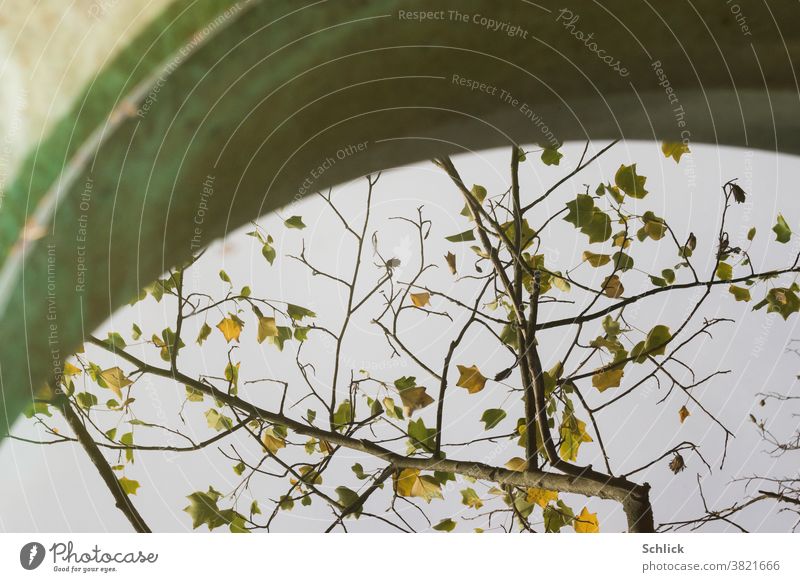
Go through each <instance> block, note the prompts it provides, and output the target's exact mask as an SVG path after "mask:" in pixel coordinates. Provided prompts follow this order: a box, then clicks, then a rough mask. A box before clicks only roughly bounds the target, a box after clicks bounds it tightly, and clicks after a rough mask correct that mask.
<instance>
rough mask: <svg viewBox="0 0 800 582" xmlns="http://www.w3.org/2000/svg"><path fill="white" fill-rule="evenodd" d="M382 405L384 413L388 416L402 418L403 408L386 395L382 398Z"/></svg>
mask: <svg viewBox="0 0 800 582" xmlns="http://www.w3.org/2000/svg"><path fill="white" fill-rule="evenodd" d="M383 406H384V408H385V410H386V415H387V416H388V417H389V418H394V419H396V420H403V409H402V408H400V407H399V406H397V405H396V404H395V403H394V400H392V399H391V398H389V397H388V396H387V397H386V398H384V399H383Z"/></svg>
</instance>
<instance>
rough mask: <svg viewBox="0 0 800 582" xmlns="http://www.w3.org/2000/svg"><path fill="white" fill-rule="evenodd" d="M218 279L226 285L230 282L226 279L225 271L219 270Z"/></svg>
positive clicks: (228, 278) (229, 279)
mask: <svg viewBox="0 0 800 582" xmlns="http://www.w3.org/2000/svg"><path fill="white" fill-rule="evenodd" d="M219 278H220V279H222V280H223V281H225V282H226V283H230V282H231V278H230V277H228V273H226V272H225V271H222V270H221V271H220V272H219Z"/></svg>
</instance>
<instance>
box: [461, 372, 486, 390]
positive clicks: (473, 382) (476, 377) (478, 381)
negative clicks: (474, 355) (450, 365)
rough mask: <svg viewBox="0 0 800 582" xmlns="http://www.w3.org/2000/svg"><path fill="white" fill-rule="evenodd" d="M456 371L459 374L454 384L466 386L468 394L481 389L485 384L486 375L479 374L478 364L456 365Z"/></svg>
mask: <svg viewBox="0 0 800 582" xmlns="http://www.w3.org/2000/svg"><path fill="white" fill-rule="evenodd" d="M457 367H458V372H459V374H461V375H460V376H459V378H458V382H456V386H461V387H462V388H466V389H467V391H468V392H469V393H470V394H475V393H476V392H480V391H481V390H483V387H484V386H486V377H485V376H484V375H483V374H481V371H480V370H479V369H478V366H475V365H472V366H469V367H467V366H457Z"/></svg>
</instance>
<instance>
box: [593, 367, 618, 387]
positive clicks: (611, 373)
mask: <svg viewBox="0 0 800 582" xmlns="http://www.w3.org/2000/svg"><path fill="white" fill-rule="evenodd" d="M624 375H625V370H623V369H622V368H619V369H618V370H598V371H597V372H595V373H594V375H593V376H592V386H594V387H595V388H597V389H598V390H599V391H600V392H603V391H605V390H607V389H608V388H617V387H618V386H619V383H620V381H621V380H622V376H624Z"/></svg>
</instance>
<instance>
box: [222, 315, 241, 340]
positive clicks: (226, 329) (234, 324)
mask: <svg viewBox="0 0 800 582" xmlns="http://www.w3.org/2000/svg"><path fill="white" fill-rule="evenodd" d="M242 327H243V325H242V320H241V319H239V318H238V317H236V316H231V317H226V318H225V319H223V320H222V321H220V322H219V323H218V324H217V329H219V330H220V331H221V332H222V335H224V336H225V341H226V342H228V343H231V340H236V341H237V342H238V341H239V335H240V334H241V333H242Z"/></svg>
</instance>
